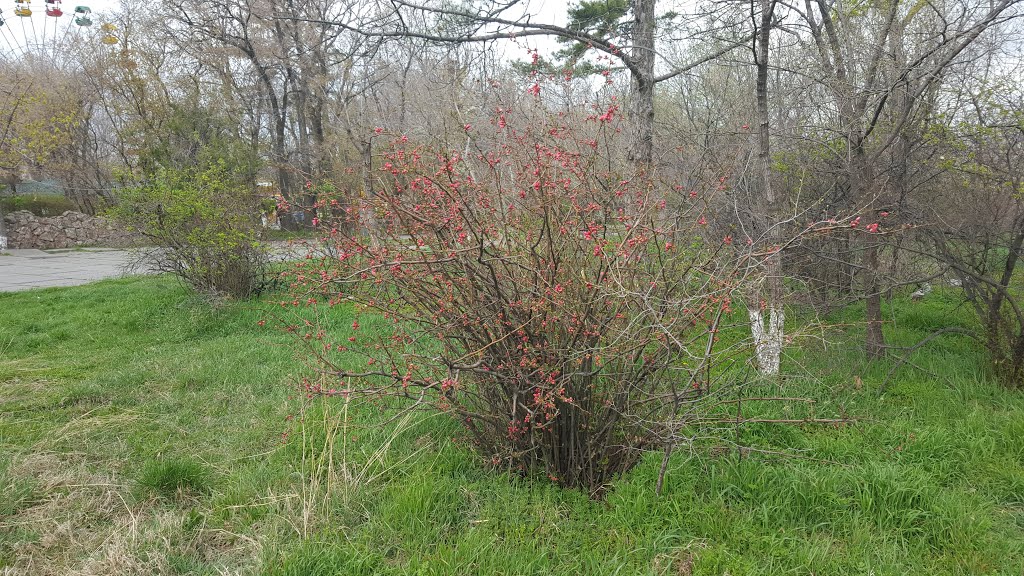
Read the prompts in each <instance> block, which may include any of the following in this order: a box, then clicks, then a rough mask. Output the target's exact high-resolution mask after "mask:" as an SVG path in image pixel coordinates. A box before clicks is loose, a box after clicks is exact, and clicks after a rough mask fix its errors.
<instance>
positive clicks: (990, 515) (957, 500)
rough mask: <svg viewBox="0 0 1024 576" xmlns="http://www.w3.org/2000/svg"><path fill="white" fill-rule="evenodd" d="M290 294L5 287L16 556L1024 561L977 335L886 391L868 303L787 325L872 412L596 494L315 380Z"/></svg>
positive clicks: (374, 564)
mask: <svg viewBox="0 0 1024 576" xmlns="http://www.w3.org/2000/svg"><path fill="white" fill-rule="evenodd" d="M265 308H266V307H265V306H264V305H263V304H259V303H235V304H229V305H227V306H222V307H218V308H210V307H208V306H206V305H205V304H203V303H202V302H200V301H197V300H194V299H192V298H190V297H188V296H187V295H186V294H185V293H184V292H183V291H182V289H181V288H180V287H179V286H178V285H177V283H175V282H174V281H173V280H171V279H167V278H141V279H128V280H116V281H107V282H100V283H96V284H91V285H87V286H82V287H76V288H66V289H50V290H42V291H29V292H22V293H16V294H0V309H2V310H4V311H5V312H4V314H3V315H2V317H3V319H2V320H0V572H3V571H4V570H5V569H9V570H10V572H11V573H13V574H69V573H78V574H225V573H227V574H267V575H282V576H283V575H295V576H300V575H301V576H307V575H318V574H322V575H350V574H351V575H357V574H410V575H413V574H467V575H469V574H509V575H512V574H516V575H519V574H538V575H540V574H630V575H632V574H652V575H654V574H666V575H668V574H672V575H677V574H691V573H692V574H733V575H736V574H812V573H813V574H842V575H847V574H1013V575H1018V576H1019V575H1020V574H1021V567H1022V566H1024V397H1022V395H1021V394H1020V393H1013V392H1009V391H1006V390H1003V389H1001V388H1000V387H998V386H997V385H995V384H993V383H992V382H991V381H990V379H989V378H988V377H987V375H986V370H985V367H984V362H983V357H982V355H981V351H980V350H978V349H977V348H976V347H975V345H974V344H972V343H971V342H969V341H967V340H965V339H962V338H960V337H957V336H949V337H942V338H940V339H938V340H936V341H935V342H933V344H932V345H930V346H928V347H927V348H924V349H922V350H920V351H919V352H918V353H917V354H915V355H914V356H913V358H912V360H913V362H914V364H915V365H916V368H915V367H909V366H907V367H903V368H901V369H900V370H898V371H897V372H896V375H895V378H894V379H893V381H892V382H890V384H889V386H888V389H887V391H886V392H885V393H884V394H881V395H880V394H878V390H879V385H880V383H881V381H882V380H883V379H884V378H885V376H886V374H887V373H888V371H889V368H890V366H891V364H888V363H882V364H880V365H868V364H865V363H864V362H863V361H862V360H861V356H860V354H859V352H858V346H859V337H860V335H861V334H860V332H861V329H860V327H859V326H858V325H857V323H858V321H859V319H860V318H863V315H862V314H863V311H862V310H857V309H856V308H851V309H848V310H844V311H842V312H840V313H838V314H837V315H836V316H835V317H833V318H828V319H827V322H828V323H829V324H850V325H852V327H850V328H847V329H845V330H842V331H840V330H834V329H833V330H827V331H825V332H824V333H822V332H820V331H819V332H818V333H817V335H818V336H821V335H822V334H824V338H823V339H821V338H814V337H810V336H807V337H802V338H799V339H798V341H797V345H795V346H793V347H791V348H790V349H789V350H788V356H787V358H786V359H785V363H784V366H785V370H786V381H785V383H784V389H785V391H786V394H787V395H806V396H811V397H814V398H817V399H819V402H818V403H817V404H815V406H814V407H813V410H812V413H813V414H814V415H816V416H820V417H832V416H837V415H847V416H850V417H855V418H857V419H858V422H857V423H856V424H853V425H842V426H788V427H779V426H771V425H750V426H746V427H744V428H743V429H742V430H741V432H740V434H741V440H742V441H743V442H745V443H752V444H756V445H757V446H760V447H763V448H765V449H768V450H776V451H788V452H791V453H795V454H799V455H800V457H799V458H795V457H781V456H778V455H774V454H769V453H751V454H748V455H747V456H746V457H744V458H743V459H742V460H740V459H738V458H737V455H736V454H735V453H734V452H732V451H724V452H723V451H715V450H709V449H703V448H702V449H700V450H694V451H686V450H681V451H680V453H679V454H678V456H677V457H675V458H674V459H673V461H672V463H671V467H670V470H669V473H668V476H667V481H666V487H665V492H664V494H663V495H662V496H660V497H659V496H656V495H655V494H654V482H655V479H656V477H657V474H658V468H659V466H660V457H659V455H657V454H652V455H651V456H650V457H648V458H646V459H644V460H643V461H642V462H641V464H640V465H639V466H638V467H637V468H636V469H634V470H633V471H632V472H630V473H629V474H627V475H626V477H624V478H622V479H621V480H620V481H618V482H617V483H616V484H615V485H614V486H613V488H612V490H611V491H610V492H609V493H608V496H607V498H606V499H605V500H603V501H593V500H590V499H589V498H587V497H586V496H585V495H584V494H581V493H579V492H576V491H566V490H561V489H558V488H557V487H555V486H553V485H551V484H550V483H548V482H546V481H544V480H537V479H528V478H520V477H516V476H512V475H508V474H503V473H499V472H495V471H493V470H490V469H488V468H486V467H484V466H482V465H481V464H480V462H479V461H478V459H477V458H476V457H475V456H474V455H473V453H472V452H470V451H468V450H467V449H466V448H465V447H464V445H463V444H462V443H461V441H459V440H458V427H457V426H455V425H453V424H452V423H451V422H449V421H447V420H446V419H445V418H444V417H442V416H430V415H426V414H419V415H416V416H413V417H410V418H406V419H404V420H400V421H399V422H396V423H392V424H390V425H388V426H379V425H376V424H379V423H380V422H381V420H382V416H381V413H380V412H379V410H377V409H375V408H374V407H356V406H349V407H346V406H345V405H344V404H343V403H342V402H341V401H340V400H336V401H330V402H324V401H313V402H303V401H302V398H301V396H300V395H296V394H295V393H294V391H295V388H294V386H293V383H294V381H295V377H296V376H297V375H298V374H299V373H300V371H301V367H300V364H299V363H298V362H297V361H296V360H295V358H294V354H293V351H292V349H291V347H290V346H289V344H290V342H291V341H290V340H289V338H288V337H287V336H284V335H281V334H278V333H277V332H275V331H273V330H270V329H269V328H266V327H264V328H260V327H258V326H257V321H258V320H259V319H260V318H262V317H263V315H264V313H265ZM887 313H888V314H889V317H890V318H892V319H893V320H894V322H892V323H890V325H889V327H888V328H889V329H890V333H889V334H888V336H889V337H890V339H891V340H892V341H894V342H896V343H900V344H910V343H913V342H914V341H916V340H917V339H919V338H921V337H922V336H923V335H925V334H927V333H928V331H930V330H932V329H934V328H936V327H938V326H944V325H947V324H948V323H949V322H950V321H951V319H952V320H953V321H958V322H962V321H966V320H964V318H966V315H965V314H966V312H965V311H958V310H957V309H956V302H955V301H954V300H953V299H952V298H951V297H949V296H945V295H936V296H935V297H929V298H928V299H926V300H925V301H924V302H921V303H916V304H911V303H909V302H906V301H899V302H897V304H896V305H895V308H894V309H890V310H888V311H887ZM335 314H336V315H337V321H338V323H339V325H344V324H345V323H350V322H351V318H348V317H347V314H348V313H347V311H345V310H344V309H338V310H336V312H335ZM794 317H795V316H794ZM362 323H363V330H374V329H376V330H385V329H386V324H384V323H383V322H380V323H375V322H372V321H367V322H362ZM807 332H808V334H811V333H813V331H811V330H807ZM858 378H859V380H858ZM750 388H751V389H750V390H749V391H750V392H751V393H759V392H770V391H774V392H778V388H777V384H775V383H771V384H763V383H762V384H751V385H750ZM759 388H764V390H759ZM297 396H298V397H297ZM749 410H751V412H749V414H758V413H760V414H764V415H773V414H774V415H780V414H786V413H792V411H796V410H803V408H800V407H799V406H798V405H792V406H786V405H781V406H780V405H768V406H762V407H756V406H750V407H749ZM345 431H347V432H348V434H345V435H343V434H342V432H345ZM730 434H732V432H730ZM453 437H454V438H455V439H456V440H454V441H453Z"/></svg>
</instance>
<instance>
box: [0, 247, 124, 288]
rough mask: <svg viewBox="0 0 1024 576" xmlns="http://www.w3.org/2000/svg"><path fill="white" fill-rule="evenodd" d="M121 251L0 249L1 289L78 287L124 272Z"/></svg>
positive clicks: (120, 274)
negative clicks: (3, 250) (0, 250)
mask: <svg viewBox="0 0 1024 576" xmlns="http://www.w3.org/2000/svg"><path fill="white" fill-rule="evenodd" d="M130 261H131V258H130V255H129V253H128V252H126V251H124V250H109V249H103V248H85V249H79V250H71V249H69V250H46V251H43V250H8V251H6V252H0V292H14V291H17V290H28V289H29V288H50V287H53V286H77V285H79V284H86V283H88V282H95V281H96V280H103V279H104V278H117V277H120V276H124V275H125V266H126V265H127V264H128V263H129V262H130Z"/></svg>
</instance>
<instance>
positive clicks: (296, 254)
mask: <svg viewBox="0 0 1024 576" xmlns="http://www.w3.org/2000/svg"><path fill="white" fill-rule="evenodd" d="M267 248H268V250H269V253H270V259H271V260H272V261H277V262H284V261H288V260H297V259H301V258H302V257H303V256H305V249H304V248H303V247H302V246H301V245H298V244H292V243H289V242H283V241H278V242H268V243H267ZM139 257H140V256H139V255H138V254H137V253H136V254H133V253H132V252H130V251H127V250H117V249H113V248H60V249H55V250H29V249H11V250H7V251H0V292H15V291H18V290H28V289H30V288H53V287H56V286H78V285H79V284H87V283H89V282H95V281H97V280H104V279H106V278H120V277H122V276H127V275H131V274H145V273H147V272H148V270H146V269H145V266H143V267H142V268H141V269H137V268H136V267H134V266H132V265H133V264H135V263H136V261H137V260H138V258H139Z"/></svg>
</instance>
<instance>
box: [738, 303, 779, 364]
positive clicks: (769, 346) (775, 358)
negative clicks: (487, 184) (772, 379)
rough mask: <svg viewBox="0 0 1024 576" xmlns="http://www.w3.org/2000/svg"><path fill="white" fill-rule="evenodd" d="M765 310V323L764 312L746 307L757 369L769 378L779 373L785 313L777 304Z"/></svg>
mask: <svg viewBox="0 0 1024 576" xmlns="http://www.w3.org/2000/svg"><path fill="white" fill-rule="evenodd" d="M767 308H768V318H767V323H766V322H765V315H764V311H762V310H761V309H760V308H750V307H748V308H747V312H748V314H749V315H750V333H751V335H752V336H753V337H754V351H755V353H756V355H757V368H758V370H759V371H760V372H761V374H763V375H766V376H771V375H774V374H778V373H779V364H780V358H781V357H782V337H783V335H784V334H785V323H786V313H785V311H784V310H783V309H782V306H781V305H779V304H774V303H773V304H770V305H769V306H768V307H767Z"/></svg>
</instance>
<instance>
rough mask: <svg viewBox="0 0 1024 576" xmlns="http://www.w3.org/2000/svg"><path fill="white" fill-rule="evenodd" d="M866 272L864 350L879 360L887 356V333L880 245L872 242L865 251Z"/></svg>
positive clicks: (869, 358) (871, 357) (868, 355)
mask: <svg viewBox="0 0 1024 576" xmlns="http://www.w3.org/2000/svg"><path fill="white" fill-rule="evenodd" d="M864 273H865V274H866V279H867V280H866V281H865V283H864V292H865V296H866V303H867V321H868V326H867V335H866V336H865V339H864V352H865V353H866V354H867V357H868V360H877V359H879V358H882V357H884V356H885V335H884V334H882V290H881V286H880V284H879V282H878V273H879V262H878V245H877V244H874V243H872V245H871V246H869V247H868V248H867V250H865V251H864Z"/></svg>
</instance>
